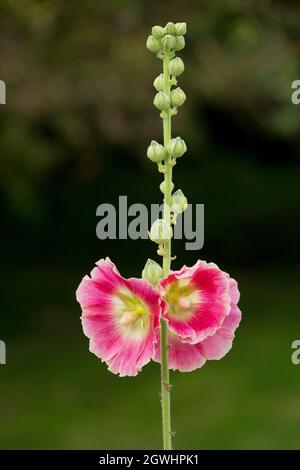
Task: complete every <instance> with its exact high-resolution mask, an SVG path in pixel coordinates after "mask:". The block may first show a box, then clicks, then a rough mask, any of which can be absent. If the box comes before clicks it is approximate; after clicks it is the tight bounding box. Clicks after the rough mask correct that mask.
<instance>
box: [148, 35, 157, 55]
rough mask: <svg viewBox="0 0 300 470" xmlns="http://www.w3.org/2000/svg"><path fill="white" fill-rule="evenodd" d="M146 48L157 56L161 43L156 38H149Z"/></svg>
mask: <svg viewBox="0 0 300 470" xmlns="http://www.w3.org/2000/svg"><path fill="white" fill-rule="evenodd" d="M146 47H147V49H148V50H149V51H150V52H153V53H154V54H155V53H156V52H158V51H159V50H160V48H161V43H160V41H159V40H158V39H156V38H155V37H154V36H149V37H148V39H147V42H146Z"/></svg>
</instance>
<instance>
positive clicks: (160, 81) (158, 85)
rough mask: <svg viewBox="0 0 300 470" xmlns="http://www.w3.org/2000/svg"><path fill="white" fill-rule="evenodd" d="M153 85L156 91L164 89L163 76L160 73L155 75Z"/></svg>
mask: <svg viewBox="0 0 300 470" xmlns="http://www.w3.org/2000/svg"><path fill="white" fill-rule="evenodd" d="M153 86H154V88H155V89H156V90H157V91H164V76H163V74H162V73H161V74H160V75H158V77H156V79H155V80H154V82H153Z"/></svg>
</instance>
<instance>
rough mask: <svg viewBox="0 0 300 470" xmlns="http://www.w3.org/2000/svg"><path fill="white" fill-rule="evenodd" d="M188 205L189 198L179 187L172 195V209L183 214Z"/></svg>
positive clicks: (175, 212)
mask: <svg viewBox="0 0 300 470" xmlns="http://www.w3.org/2000/svg"><path fill="white" fill-rule="evenodd" d="M187 206H188V202H187V198H186V197H185V195H184V194H183V192H182V191H181V189H178V190H177V191H176V192H175V193H174V194H173V195H172V200H171V211H172V212H174V214H181V213H182V212H184V211H185V210H186V208H187Z"/></svg>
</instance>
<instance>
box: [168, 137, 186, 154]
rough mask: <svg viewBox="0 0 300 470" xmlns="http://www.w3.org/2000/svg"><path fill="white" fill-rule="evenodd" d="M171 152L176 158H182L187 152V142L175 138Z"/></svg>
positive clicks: (171, 144) (171, 143) (171, 145)
mask: <svg viewBox="0 0 300 470" xmlns="http://www.w3.org/2000/svg"><path fill="white" fill-rule="evenodd" d="M169 152H170V155H172V156H173V157H174V158H179V157H182V155H183V154H184V153H185V152H186V145H185V141H184V140H183V139H181V138H180V137H175V139H172V140H171V142H170V145H169Z"/></svg>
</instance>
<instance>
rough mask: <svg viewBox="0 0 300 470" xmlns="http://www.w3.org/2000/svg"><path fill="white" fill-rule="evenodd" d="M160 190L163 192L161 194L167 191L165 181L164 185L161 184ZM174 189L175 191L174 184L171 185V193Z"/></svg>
mask: <svg viewBox="0 0 300 470" xmlns="http://www.w3.org/2000/svg"><path fill="white" fill-rule="evenodd" d="M159 189H160V190H161V192H162V193H163V194H165V189H166V182H165V181H163V182H162V183H160V185H159ZM173 189H174V183H171V192H172V191H173Z"/></svg>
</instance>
